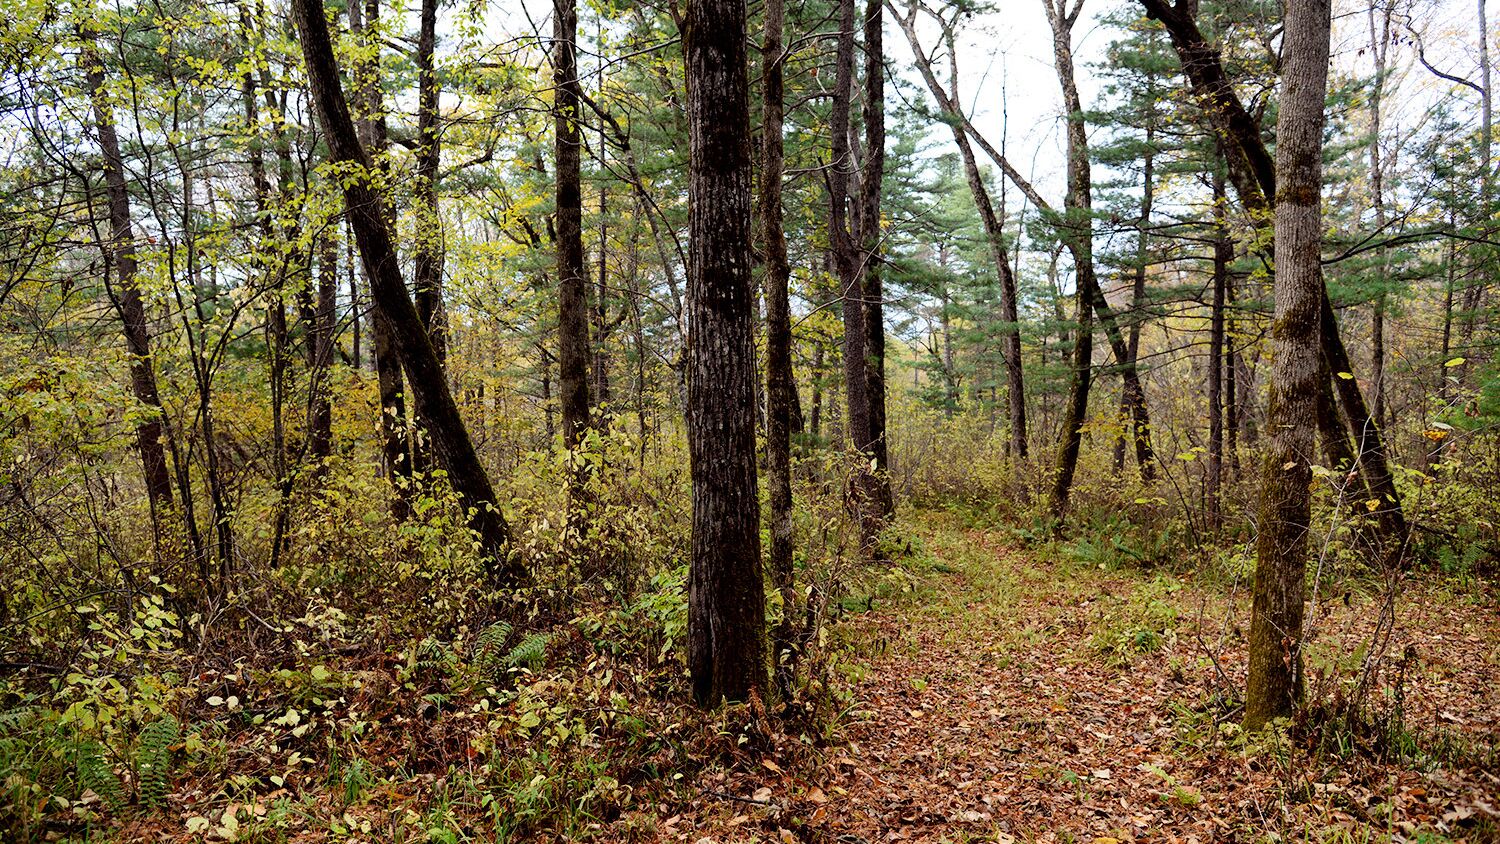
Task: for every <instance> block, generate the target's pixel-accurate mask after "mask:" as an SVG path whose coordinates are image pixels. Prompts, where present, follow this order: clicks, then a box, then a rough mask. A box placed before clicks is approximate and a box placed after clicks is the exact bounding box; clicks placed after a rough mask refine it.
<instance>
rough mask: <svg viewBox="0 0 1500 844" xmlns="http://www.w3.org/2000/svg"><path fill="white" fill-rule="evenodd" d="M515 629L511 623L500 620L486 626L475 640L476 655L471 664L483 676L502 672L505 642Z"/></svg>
mask: <svg viewBox="0 0 1500 844" xmlns="http://www.w3.org/2000/svg"><path fill="white" fill-rule="evenodd" d="M513 629H514V628H512V627H511V626H510V624H508V623H506V622H504V621H499V622H496V623H494V624H491V625H490V626H489V627H486V628H484V630H483V631H482V632H481V633H480V634H479V637H478V638H477V639H475V640H474V657H473V659H471V660H470V664H471V665H472V666H473V668H474V671H475V672H476V673H477V674H478V675H479V676H480V677H481V678H493V677H494V676H495V675H496V674H498V673H499V672H500V669H501V668H502V667H503V666H502V665H501V659H502V657H503V656H504V653H505V650H504V649H505V642H506V640H507V639H509V638H510V634H511V631H512V630H513Z"/></svg>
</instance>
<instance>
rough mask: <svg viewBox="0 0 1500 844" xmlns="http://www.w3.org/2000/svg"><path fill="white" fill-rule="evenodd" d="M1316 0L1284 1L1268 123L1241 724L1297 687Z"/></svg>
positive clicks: (1315, 148) (1317, 228)
mask: <svg viewBox="0 0 1500 844" xmlns="http://www.w3.org/2000/svg"><path fill="white" fill-rule="evenodd" d="M1330 26H1331V10H1330V5H1329V2H1328V0H1304V1H1303V2H1298V3H1292V4H1289V5H1288V8H1287V15H1286V35H1285V42H1284V43H1285V46H1284V50H1285V59H1284V65H1283V68H1282V85H1281V99H1280V116H1279V123H1278V126H1277V147H1276V177H1277V182H1278V183H1279V184H1280V186H1281V191H1280V192H1279V193H1278V194H1276V195H1275V196H1276V245H1275V260H1276V282H1275V290H1276V310H1275V322H1274V324H1273V327H1272V334H1271V342H1272V358H1273V360H1274V361H1275V362H1274V364H1273V368H1272V373H1271V398H1270V409H1269V410H1268V411H1267V416H1268V423H1269V427H1270V430H1271V443H1270V451H1269V453H1268V454H1267V456H1266V463H1265V470H1264V476H1263V480H1262V485H1261V499H1260V536H1259V538H1258V539H1257V541H1256V565H1255V598H1254V605H1253V610H1252V615H1251V621H1250V676H1249V682H1248V685H1247V688H1246V691H1245V727H1246V729H1251V730H1255V729H1260V728H1261V727H1263V726H1264V725H1265V724H1266V723H1267V722H1268V721H1270V720H1271V719H1273V718H1277V717H1280V716H1285V715H1290V714H1291V713H1292V712H1293V711H1294V710H1295V708H1296V706H1297V705H1298V702H1299V701H1300V699H1301V695H1302V657H1301V640H1302V615H1303V605H1304V602H1305V599H1306V596H1305V594H1304V592H1305V579H1306V572H1307V544H1308V521H1309V519H1310V518H1311V495H1310V492H1309V487H1310V485H1311V483H1312V456H1313V438H1314V434H1315V432H1316V430H1317V419H1316V415H1317V410H1318V391H1319V389H1320V386H1321V385H1320V384H1319V381H1320V380H1321V378H1322V376H1323V371H1324V370H1323V363H1324V361H1323V357H1322V354H1321V350H1320V349H1319V343H1318V339H1317V338H1318V336H1319V326H1320V323H1321V321H1322V319H1323V314H1322V310H1323V302H1324V301H1325V298H1324V294H1323V276H1322V266H1321V263H1320V252H1319V248H1320V246H1321V245H1322V221H1323V214H1322V204H1321V203H1322V186H1323V157H1322V156H1323V125H1324V119H1325V118H1324V113H1323V107H1324V98H1325V97H1326V95H1327V89H1328V52H1329V37H1330V36H1329V34H1330Z"/></svg>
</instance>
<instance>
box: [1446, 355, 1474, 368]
mask: <svg viewBox="0 0 1500 844" xmlns="http://www.w3.org/2000/svg"><path fill="white" fill-rule="evenodd" d="M1468 360H1469V359H1468V358H1463V357H1457V358H1454V359H1452V360H1450V361H1448V362H1447V363H1445V364H1443V366H1445V367H1447V368H1449V369H1452V368H1453V367H1455V366H1463V365H1464V364H1465V363H1467V362H1468Z"/></svg>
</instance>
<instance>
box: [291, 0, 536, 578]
mask: <svg viewBox="0 0 1500 844" xmlns="http://www.w3.org/2000/svg"><path fill="white" fill-rule="evenodd" d="M292 16H293V18H294V19H295V21H296V24H297V30H298V32H299V34H300V36H301V39H300V40H301V42H302V55H303V57H304V58H305V59H306V61H307V76H308V85H309V88H310V89H311V92H312V100H313V103H314V105H315V107H316V110H317V114H318V119H319V123H320V124H321V125H322V127H323V134H324V136H325V138H326V140H327V143H328V154H329V159H330V160H331V161H333V162H335V163H343V164H353V165H355V166H356V167H358V168H361V169H362V170H363V171H366V172H367V171H369V170H370V169H371V167H372V165H371V162H370V158H369V157H368V156H367V155H366V153H365V150H364V148H363V147H362V146H361V145H360V142H359V138H358V135H357V134H356V131H355V128H354V121H353V120H352V119H351V118H350V116H349V107H348V104H347V103H346V102H345V100H344V91H343V88H342V87H341V85H340V83H339V68H338V63H337V61H336V60H335V58H334V54H333V45H332V41H331V38H330V36H329V32H328V21H327V18H326V17H325V16H324V14H323V8H322V6H321V4H319V3H317V2H316V0H293V3H292ZM344 204H345V208H346V210H347V213H348V220H349V225H350V226H351V227H352V228H353V229H354V235H355V238H356V240H357V241H358V243H359V251H360V257H361V258H362V260H363V263H364V265H365V272H366V275H367V276H368V277H369V280H370V292H371V294H372V295H373V297H374V299H375V304H376V307H377V308H378V310H379V312H381V313H383V314H384V316H385V323H386V327H387V329H388V330H389V332H390V339H391V341H392V343H391V345H392V347H393V349H394V351H395V352H396V355H397V356H398V358H399V359H400V361H401V365H402V366H403V367H404V368H405V370H406V374H407V377H408V379H409V381H410V382H411V387H412V396H413V398H414V399H415V401H416V408H417V412H418V414H419V415H420V417H421V418H422V419H424V420H426V421H427V424H428V425H429V429H428V433H429V434H430V436H431V437H432V445H433V449H434V451H435V453H436V455H437V457H438V460H439V462H440V464H441V466H442V467H443V469H445V470H446V471H447V473H448V480H449V482H450V483H451V484H452V485H453V489H454V491H455V492H457V493H458V495H459V498H460V500H461V501H462V502H463V505H464V507H465V508H466V509H467V511H468V519H469V528H470V529H471V530H473V531H474V532H475V533H476V534H478V538H479V546H480V550H481V553H482V554H483V556H484V557H485V560H486V565H487V568H488V571H487V574H488V580H489V583H488V586H489V587H490V588H494V589H499V588H505V587H511V586H517V585H522V584H524V583H526V582H527V581H528V580H529V577H528V575H527V572H526V570H525V569H524V568H523V567H522V565H521V563H520V561H519V560H518V559H517V558H516V556H515V555H513V554H512V553H511V551H510V548H509V544H510V529H509V526H508V525H507V524H506V522H505V517H504V515H503V514H502V513H501V512H500V508H499V502H498V501H497V500H496V498H495V492H494V489H493V488H492V487H491V486H490V479H489V476H488V475H487V474H486V473H485V471H484V467H483V466H481V465H480V463H479V455H478V454H477V453H476V452H475V451H474V444H473V442H472V441H471V440H470V439H469V432H468V430H467V429H465V427H464V423H463V419H462V418H461V417H460V416H459V412H458V405H457V404H456V403H455V402H454V400H453V394H452V393H451V392H450V391H449V390H448V381H447V379H446V378H444V377H443V368H442V364H441V363H440V362H439V361H438V358H437V354H436V353H435V352H434V351H433V349H432V342H431V340H429V339H428V336H427V330H426V328H425V327H424V326H423V325H422V320H421V318H420V317H419V316H418V315H417V309H416V306H415V305H413V304H412V301H411V298H410V297H409V296H408V295H407V293H406V284H405V282H404V281H403V279H402V278H401V271H400V267H399V264H398V263H397V257H396V249H395V245H394V243H393V242H392V241H391V232H390V227H389V223H388V220H387V218H386V210H385V203H384V202H383V201H382V199H381V197H380V194H379V193H377V192H376V191H375V189H374V188H373V187H371V185H370V183H369V181H367V180H366V179H362V178H351V179H348V180H346V181H345V182H344Z"/></svg>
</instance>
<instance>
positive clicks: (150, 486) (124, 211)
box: [80, 40, 172, 530]
mask: <svg viewBox="0 0 1500 844" xmlns="http://www.w3.org/2000/svg"><path fill="white" fill-rule="evenodd" d="M80 63H81V64H83V71H84V80H85V82H86V84H87V85H88V89H89V97H90V99H91V101H92V105H93V109H94V127H95V130H96V131H97V133H98V135H99V152H100V153H101V154H102V156H103V158H104V190H105V197H106V204H107V207H108V211H109V242H108V243H102V244H100V245H101V246H102V247H103V251H104V255H105V259H106V260H107V261H109V262H110V263H111V264H113V269H114V275H115V284H114V285H110V284H109V279H108V277H107V276H106V278H105V282H106V284H105V286H106V289H107V290H108V291H109V294H110V301H111V302H112V303H113V304H114V306H115V312H116V313H118V314H119V316H120V326H121V328H122V329H123V331H124V335H125V349H126V351H128V352H129V353H130V392H131V393H132V394H133V395H134V396H135V399H136V401H138V402H140V403H141V404H142V405H144V406H145V409H146V410H145V413H144V415H143V416H142V418H141V420H140V422H138V423H136V427H135V448H136V451H137V452H139V453H140V455H141V468H142V471H143V473H144V477H145V481H146V495H147V497H148V499H149V500H150V502H151V514H152V519H153V521H158V522H159V520H160V518H161V512H162V510H164V509H166V508H169V507H171V506H172V476H171V473H169V472H168V471H167V457H166V449H165V448H164V447H163V445H162V435H163V433H164V431H165V428H164V426H163V416H162V409H161V398H160V395H159V394H158V392H157V387H156V366H155V363H154V362H153V360H152V357H151V327H150V323H149V321H148V320H147V318H146V305H145V302H144V301H143V300H142V299H141V289H140V287H139V286H138V285H137V284H136V272H137V267H138V264H137V262H136V259H135V230H134V227H133V226H132V225H131V222H130V192H129V190H128V188H127V187H126V184H125V162H124V159H123V158H122V157H121V155H120V136H119V133H118V132H117V131H116V130H115V122H114V117H113V113H112V111H111V109H110V107H109V104H108V102H107V101H106V100H105V93H104V64H103V62H102V61H100V59H99V55H98V53H97V52H96V51H95V49H94V47H93V43H92V41H89V40H85V41H84V44H83V50H82V54H81V56H80ZM157 529H158V530H160V525H159V524H158V525H157Z"/></svg>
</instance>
